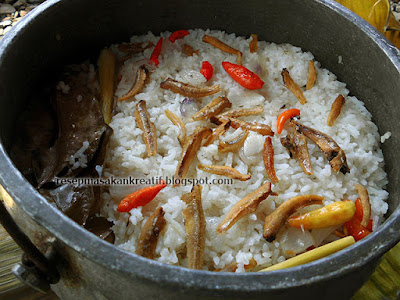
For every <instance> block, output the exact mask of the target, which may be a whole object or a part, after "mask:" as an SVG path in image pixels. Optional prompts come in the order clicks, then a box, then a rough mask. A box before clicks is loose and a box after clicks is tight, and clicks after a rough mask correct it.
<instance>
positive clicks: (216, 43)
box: [203, 35, 243, 65]
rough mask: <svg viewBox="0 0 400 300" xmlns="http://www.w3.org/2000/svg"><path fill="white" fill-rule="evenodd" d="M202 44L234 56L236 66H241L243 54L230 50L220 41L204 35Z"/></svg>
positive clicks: (229, 47) (230, 48) (233, 49)
mask: <svg viewBox="0 0 400 300" xmlns="http://www.w3.org/2000/svg"><path fill="white" fill-rule="evenodd" d="M203 42H204V43H207V44H210V45H211V46H213V47H215V48H218V49H219V50H221V51H224V52H227V53H229V54H236V55H237V63H238V65H241V64H242V55H243V53H242V52H240V51H239V50H237V49H235V48H232V47H231V46H229V45H227V44H225V43H224V42H222V41H220V40H219V39H217V38H215V37H212V36H209V35H205V36H203Z"/></svg>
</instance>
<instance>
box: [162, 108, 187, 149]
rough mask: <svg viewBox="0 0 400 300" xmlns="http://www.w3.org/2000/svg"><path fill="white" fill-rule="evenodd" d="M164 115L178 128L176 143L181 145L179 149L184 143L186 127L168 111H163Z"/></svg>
mask: <svg viewBox="0 0 400 300" xmlns="http://www.w3.org/2000/svg"><path fill="white" fill-rule="evenodd" d="M165 115H166V116H167V117H168V119H170V120H171V122H172V123H174V125H176V126H178V127H179V129H180V133H179V135H178V141H179V143H180V144H181V147H183V145H185V142H186V126H185V123H183V121H182V119H181V118H179V117H178V116H177V115H175V114H174V113H173V112H172V111H170V110H168V109H167V110H165Z"/></svg>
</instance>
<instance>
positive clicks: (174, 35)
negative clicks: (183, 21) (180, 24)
mask: <svg viewBox="0 0 400 300" xmlns="http://www.w3.org/2000/svg"><path fill="white" fill-rule="evenodd" d="M188 34H189V31H187V30H177V31H175V32H173V33H171V35H170V36H169V40H170V41H171V43H175V41H176V40H178V39H181V38H183V37H184V36H187V35H188Z"/></svg>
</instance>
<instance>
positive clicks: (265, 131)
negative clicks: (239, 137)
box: [211, 116, 274, 136]
mask: <svg viewBox="0 0 400 300" xmlns="http://www.w3.org/2000/svg"><path fill="white" fill-rule="evenodd" d="M218 120H219V122H222V121H224V120H229V121H231V127H232V128H234V129H238V128H239V127H240V128H242V129H243V130H250V131H254V132H258V133H259V134H261V135H270V136H274V132H273V131H272V129H271V127H269V126H268V125H266V124H260V123H257V122H254V123H252V122H246V121H242V120H239V119H236V118H231V117H225V116H221V117H218ZM211 121H212V122H213V123H214V122H215V118H212V119H211ZM219 122H216V123H219Z"/></svg>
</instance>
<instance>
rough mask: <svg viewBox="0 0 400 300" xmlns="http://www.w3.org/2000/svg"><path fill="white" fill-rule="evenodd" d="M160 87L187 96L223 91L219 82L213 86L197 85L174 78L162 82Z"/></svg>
mask: <svg viewBox="0 0 400 300" xmlns="http://www.w3.org/2000/svg"><path fill="white" fill-rule="evenodd" d="M160 87H161V88H162V89H165V90H169V91H171V92H174V93H177V94H180V95H183V96H185V97H193V98H201V97H206V96H210V95H213V94H215V93H218V92H219V91H221V88H220V87H219V84H217V85H213V86H205V87H200V86H195V85H191V84H188V83H183V82H180V81H177V80H175V79H172V78H167V80H165V81H163V82H161V84H160Z"/></svg>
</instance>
